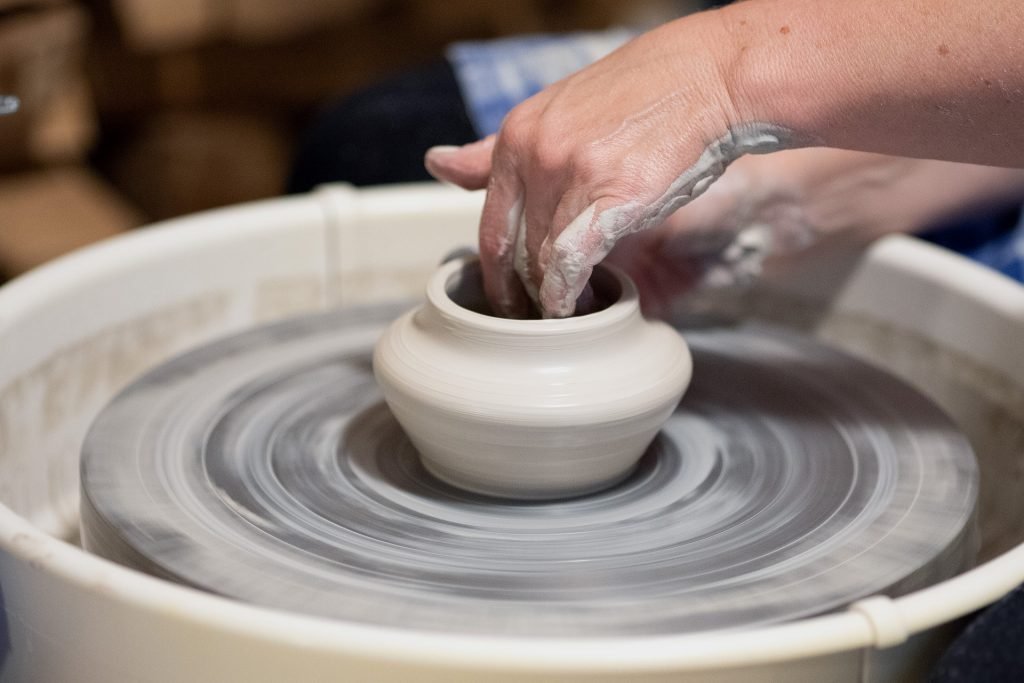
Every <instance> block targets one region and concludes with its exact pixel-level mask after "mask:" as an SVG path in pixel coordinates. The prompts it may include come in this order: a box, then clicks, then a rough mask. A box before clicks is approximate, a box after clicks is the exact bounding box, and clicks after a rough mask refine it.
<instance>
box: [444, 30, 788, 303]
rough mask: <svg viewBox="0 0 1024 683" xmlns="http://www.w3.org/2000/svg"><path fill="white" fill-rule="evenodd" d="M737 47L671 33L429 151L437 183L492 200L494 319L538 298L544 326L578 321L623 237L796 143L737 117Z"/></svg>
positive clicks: (712, 35)
mask: <svg viewBox="0 0 1024 683" xmlns="http://www.w3.org/2000/svg"><path fill="white" fill-rule="evenodd" d="M729 44H730V40H729V37H728V34H727V32H725V31H724V30H723V29H722V26H721V24H720V23H719V22H718V21H717V20H716V19H715V13H705V14H701V15H695V16H693V17H690V18H688V19H687V20H686V21H685V22H674V23H672V24H667V25H666V26H663V27H661V28H659V29H657V30H655V31H652V32H651V33H648V34H645V35H643V36H641V37H639V38H637V39H635V40H634V41H632V42H630V43H628V44H626V45H625V46H623V47H622V48H620V49H619V50H617V51H616V52H614V53H612V54H611V55H609V56H608V57H606V58H605V59H603V60H600V61H598V62H596V63H595V64H594V65H592V66H590V67H588V68H587V69H584V70H582V71H580V72H578V73H576V74H574V75H573V76H570V77H569V78H567V79H565V80H563V81H560V82H558V83H556V84H555V85H553V86H551V87H550V88H548V89H546V90H545V91H543V92H541V93H539V94H538V95H536V96H535V97H533V98H530V99H529V100H527V101H525V102H523V103H522V104H520V105H519V106H518V107H516V108H515V109H513V110H512V112H511V113H510V114H509V116H508V117H507V118H506V120H505V122H504V124H503V126H502V128H501V130H500V131H499V133H498V135H497V136H496V137H491V138H487V139H485V140H483V141H481V142H479V143H475V144H473V145H468V146H466V147H463V148H440V149H435V150H432V151H431V152H430V153H428V156H427V160H426V161H427V167H428V169H430V171H431V172H432V173H433V174H434V175H435V176H437V177H438V178H441V179H444V180H449V181H451V182H454V183H456V184H459V185H461V186H463V187H466V188H471V189H473V188H479V187H483V186H485V185H486V187H487V189H488V192H487V200H486V203H485V206H484V210H483V214H482V218H481V222H480V256H481V262H482V266H483V272H484V286H485V289H486V291H487V294H488V298H489V299H490V301H491V304H492V306H493V307H494V308H495V309H496V311H497V312H499V313H500V314H502V315H506V316H511V317H522V316H524V315H525V314H526V313H527V312H528V310H529V304H530V302H529V299H532V300H533V302H535V303H536V304H537V305H539V307H540V309H541V312H542V313H543V314H544V315H545V316H546V317H564V316H568V315H572V313H573V311H574V309H575V307H576V301H577V298H578V297H579V296H580V294H581V292H582V291H583V289H584V287H585V285H586V283H587V280H588V279H589V276H590V273H591V270H592V268H593V266H594V265H595V264H597V263H598V262H600V261H601V259H603V258H604V257H605V256H606V255H607V254H608V252H609V251H610V250H611V249H612V247H613V246H614V245H615V243H616V242H617V241H618V240H619V239H620V238H622V237H624V236H625V235H628V234H631V233H634V232H638V231H640V230H644V229H646V228H650V227H654V226H656V225H658V224H660V223H661V222H662V221H663V220H664V219H665V218H666V217H667V216H669V215H671V214H672V213H673V212H674V211H675V210H676V209H678V208H679V207H681V206H683V205H684V204H686V203H687V202H689V201H690V200H692V199H693V198H694V197H696V196H698V195H699V194H701V193H702V192H703V191H704V190H705V189H707V187H708V186H709V185H710V184H711V183H712V182H713V181H714V180H715V179H717V178H718V177H719V176H720V175H721V174H722V172H723V171H724V170H725V167H726V166H727V165H728V164H729V163H731V162H732V161H733V160H734V159H736V158H738V157H740V156H741V155H743V154H746V153H751V152H754V153H756V152H768V151H774V150H777V149H780V148H783V147H787V146H790V145H791V144H792V141H791V139H790V135H789V133H788V131H786V130H784V129H781V128H779V127H776V126H770V125H767V124H759V123H756V122H755V123H750V122H748V121H747V119H746V118H745V117H744V116H743V115H742V112H739V111H737V110H736V108H735V106H734V103H733V99H732V95H733V93H732V92H731V91H730V86H729V84H728V83H726V82H725V79H724V76H723V74H724V72H725V70H724V69H723V66H722V61H721V60H722V59H724V57H723V55H724V54H725V53H726V52H727V51H728V50H727V46H728V45H729Z"/></svg>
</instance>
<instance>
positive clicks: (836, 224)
mask: <svg viewBox="0 0 1024 683" xmlns="http://www.w3.org/2000/svg"><path fill="white" fill-rule="evenodd" d="M1021 198H1024V170H1021V169H1009V168H998V167H993V166H979V165H972V164H958V163H953V162H947V161H933V160H926V159H908V158H903V157H892V156H886V155H881V154H871V153H867V152H851V151H847V150H835V149H796V150H789V151H784V152H780V153H777V154H772V155H767V156H765V155H757V156H745V157H743V158H741V159H739V160H737V161H736V162H735V163H733V164H732V165H731V166H730V167H729V168H728V170H726V172H725V174H724V175H723V176H722V178H721V180H719V181H718V182H716V183H714V184H713V185H712V186H711V187H710V188H709V189H708V191H707V192H705V193H704V194H703V195H701V196H700V197H699V198H698V199H697V200H696V201H694V202H693V203H692V204H691V205H688V206H687V207H686V208H685V209H684V210H682V211H677V212H676V213H674V214H673V215H671V216H669V218H668V219H667V220H666V221H665V222H664V223H662V224H661V225H660V226H658V227H656V228H654V229H651V230H644V231H642V232H639V233H637V234H633V235H630V236H627V237H626V238H624V239H622V240H620V241H619V243H618V244H617V245H616V247H615V249H613V250H612V252H611V254H610V255H609V256H608V258H607V260H608V262H610V263H614V264H615V265H616V266H618V267H619V268H621V269H622V270H624V271H625V272H626V273H628V274H629V275H630V276H631V277H632V278H633V280H634V281H635V282H636V285H637V288H638V290H639V291H640V293H641V303H642V305H643V309H644V312H645V313H646V314H647V315H649V316H654V317H661V318H666V317H669V316H670V314H671V311H672V309H673V306H674V305H675V304H678V303H679V302H680V301H681V297H682V295H683V294H685V293H686V292H687V291H689V290H691V289H693V288H701V287H716V286H733V285H736V284H743V283H746V282H750V281H752V280H753V279H755V278H756V277H758V276H759V275H760V274H761V271H762V267H763V266H764V265H765V263H766V261H767V260H768V258H769V257H775V259H776V261H778V257H783V256H786V255H789V254H792V253H793V252H796V251H799V250H801V249H804V248H806V247H807V246H808V245H810V244H812V243H814V242H815V241H817V240H819V239H821V238H823V237H827V236H835V235H837V234H840V233H842V234H844V235H846V236H848V237H850V238H852V239H855V240H859V241H868V240H871V239H875V238H877V237H880V236H882V235H885V234H889V233H897V232H900V233H905V232H914V231H917V230H920V229H922V228H924V227H930V226H934V225H938V224H940V223H943V222H946V221H949V220H951V219H954V218H955V217H956V216H958V215H968V216H969V215H972V214H974V213H975V212H977V211H979V210H984V208H985V207H986V206H987V205H990V204H1003V203H1007V202H1013V201H1017V200H1019V199H1021ZM768 265H769V266H770V265H771V264H770V263H769V264H768Z"/></svg>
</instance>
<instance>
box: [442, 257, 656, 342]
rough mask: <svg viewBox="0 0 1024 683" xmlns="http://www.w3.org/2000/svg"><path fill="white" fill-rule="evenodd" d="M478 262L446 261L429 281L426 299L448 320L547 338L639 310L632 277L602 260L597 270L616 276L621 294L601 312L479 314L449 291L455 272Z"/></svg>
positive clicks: (600, 326) (601, 325)
mask: <svg viewBox="0 0 1024 683" xmlns="http://www.w3.org/2000/svg"><path fill="white" fill-rule="evenodd" d="M479 262H480V259H479V258H478V257H475V256H472V257H462V258H458V259H453V260H451V261H448V262H447V263H445V264H443V265H442V266H441V267H440V268H438V269H437V271H435V272H434V274H433V275H432V276H431V277H430V280H429V282H428V283H427V301H428V302H429V303H430V305H432V306H433V307H434V308H435V309H437V310H438V311H439V312H440V313H441V315H443V316H444V317H445V318H446V319H448V320H450V321H452V322H455V323H458V324H460V325H465V326H467V327H471V328H473V329H475V330H478V331H481V332H492V333H498V334H505V335H528V336H538V335H539V336H544V337H557V336H561V335H564V334H576V333H580V332H599V331H601V330H606V329H609V328H612V327H616V326H617V324H618V323H621V322H623V321H625V320H627V319H629V318H630V317H632V316H634V315H637V314H639V312H640V295H639V292H638V291H637V288H636V285H635V284H634V283H633V280H632V279H631V278H630V277H629V276H628V275H626V274H625V273H624V272H623V271H622V270H620V269H619V268H616V267H615V266H612V265H608V264H604V263H601V264H598V265H597V266H595V267H594V270H595V272H598V273H600V271H604V273H606V274H607V275H609V276H611V277H612V278H614V280H615V281H616V282H617V284H618V286H619V292H620V293H619V296H618V298H617V299H616V300H615V301H614V302H613V303H611V304H610V305H609V306H608V307H607V308H603V309H601V310H600V311H597V312H595V313H588V314H586V315H580V316H573V317H570V318H545V319H533V320H518V319H514V318H500V317H498V316H494V315H486V314H484V313H478V312H476V311H473V310H470V309H468V308H466V307H464V306H462V305H460V304H458V303H456V302H455V301H454V300H453V299H452V298H451V295H450V294H449V293H448V287H449V285H450V284H451V283H452V281H453V280H454V278H455V276H456V275H458V274H459V273H460V272H462V271H463V270H465V269H466V268H468V267H471V266H473V265H475V264H478V263H479Z"/></svg>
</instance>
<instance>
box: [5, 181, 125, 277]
mask: <svg viewBox="0 0 1024 683" xmlns="http://www.w3.org/2000/svg"><path fill="white" fill-rule="evenodd" d="M142 222H143V219H142V216H141V215H140V214H139V212H138V211H136V210H135V209H134V208H133V207H131V206H130V205H129V204H128V203H127V202H125V200H124V199H122V198H121V197H120V196H119V195H118V194H117V192H116V191H115V190H114V189H113V188H111V187H110V186H109V185H108V184H107V183H105V182H104V181H103V180H101V179H100V178H98V177H97V176H96V175H94V174H93V173H91V172H90V171H88V170H86V169H84V168H80V167H74V166H72V167H61V168H53V169H49V170H45V171H36V172H32V173H22V174H16V175H8V176H0V276H3V277H12V276H14V275H17V274H19V273H23V272H25V271H26V270H29V269H30V268H34V267H36V266H38V265H41V264H43V263H45V262H47V261H49V260H51V259H53V258H56V257H57V256H60V255H61V254H64V253H67V252H69V251H71V250H72V249H76V248H78V247H81V246H84V245H86V244H89V243H91V242H95V241H96V240H100V239H103V238H105V237H110V236H112V235H117V234H119V233H121V232H124V231H125V230H128V229H130V228H133V227H136V226H138V225H141V224H142Z"/></svg>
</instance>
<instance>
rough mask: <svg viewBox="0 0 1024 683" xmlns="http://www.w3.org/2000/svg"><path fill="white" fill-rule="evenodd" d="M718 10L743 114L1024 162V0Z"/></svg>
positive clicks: (849, 143)
mask: <svg viewBox="0 0 1024 683" xmlns="http://www.w3.org/2000/svg"><path fill="white" fill-rule="evenodd" d="M714 14H715V15H716V17H717V18H718V19H719V20H720V21H721V23H722V25H723V28H724V35H726V36H728V39H727V40H726V41H725V44H724V45H723V46H722V59H721V64H722V69H723V78H724V79H725V80H726V81H727V82H728V84H729V86H730V92H731V93H732V97H733V100H734V102H733V106H732V108H733V110H734V112H735V114H734V115H735V116H737V117H738V118H739V119H740V120H739V121H737V123H746V122H751V121H755V122H765V123H770V124H774V125H778V126H783V127H785V128H788V129H791V130H793V131H794V132H795V133H797V134H799V135H802V136H806V137H807V138H809V139H810V140H811V141H816V142H818V143H819V144H821V145H824V146H829V147H839V148H845V149H855V150H862V151H870V152H880V153H884V154H894V155H900V156H911V157H923V158H936V159H946V160H951V161H963V162H969V163H978V164H994V165H1003V166H1024V125H1022V123H1024V6H1022V5H1021V3H1020V0H988V1H987V2H984V3H968V2H963V1H962V0H858V1H857V2H852V1H833V2H826V1H823V0H750V1H748V2H743V3H738V4H735V5H732V6H730V7H727V8H725V9H722V10H718V11H717V12H715V13H714ZM684 21H685V20H684Z"/></svg>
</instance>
